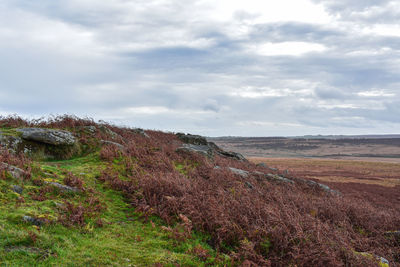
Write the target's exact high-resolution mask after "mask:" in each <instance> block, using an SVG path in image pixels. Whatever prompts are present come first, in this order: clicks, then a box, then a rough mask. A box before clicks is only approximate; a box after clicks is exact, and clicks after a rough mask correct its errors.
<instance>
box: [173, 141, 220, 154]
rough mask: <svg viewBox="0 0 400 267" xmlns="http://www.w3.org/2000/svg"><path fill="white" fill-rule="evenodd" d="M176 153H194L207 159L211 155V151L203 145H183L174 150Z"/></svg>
mask: <svg viewBox="0 0 400 267" xmlns="http://www.w3.org/2000/svg"><path fill="white" fill-rule="evenodd" d="M176 152H196V153H200V154H203V155H204V156H207V157H211V156H212V155H213V151H212V149H210V148H209V147H208V146H205V145H192V144H183V145H182V146H181V147H178V148H177V149H176Z"/></svg>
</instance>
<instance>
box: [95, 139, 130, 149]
mask: <svg viewBox="0 0 400 267" xmlns="http://www.w3.org/2000/svg"><path fill="white" fill-rule="evenodd" d="M100 142H101V143H102V144H106V145H113V146H116V147H118V148H120V149H125V147H124V146H123V145H121V144H118V143H116V142H113V141H107V140H100Z"/></svg>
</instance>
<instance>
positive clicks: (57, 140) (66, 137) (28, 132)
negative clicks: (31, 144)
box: [17, 128, 76, 146]
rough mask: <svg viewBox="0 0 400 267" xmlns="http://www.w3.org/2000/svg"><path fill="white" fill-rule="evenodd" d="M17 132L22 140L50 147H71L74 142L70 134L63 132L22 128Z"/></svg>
mask: <svg viewBox="0 0 400 267" xmlns="http://www.w3.org/2000/svg"><path fill="white" fill-rule="evenodd" d="M17 131H18V132H20V133H21V134H22V139H25V140H30V141H35V142H40V143H45V144H50V145H56V146H57V145H73V144H75V141H76V140H75V137H74V136H73V135H72V133H70V132H68V131H64V130H53V129H43V128H22V129H17Z"/></svg>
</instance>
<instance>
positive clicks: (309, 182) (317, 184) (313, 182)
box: [296, 178, 342, 196]
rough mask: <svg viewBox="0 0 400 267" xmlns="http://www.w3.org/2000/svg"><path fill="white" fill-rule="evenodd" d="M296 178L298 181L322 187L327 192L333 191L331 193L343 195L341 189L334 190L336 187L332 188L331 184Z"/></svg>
mask: <svg viewBox="0 0 400 267" xmlns="http://www.w3.org/2000/svg"><path fill="white" fill-rule="evenodd" d="M296 180H298V181H300V182H303V183H306V184H308V185H310V186H315V187H319V188H321V189H322V190H324V191H325V192H327V193H331V194H333V195H337V196H341V195H342V193H341V192H339V191H337V190H334V189H332V188H330V187H329V186H327V185H325V184H320V183H317V182H315V181H312V180H306V179H302V178H296Z"/></svg>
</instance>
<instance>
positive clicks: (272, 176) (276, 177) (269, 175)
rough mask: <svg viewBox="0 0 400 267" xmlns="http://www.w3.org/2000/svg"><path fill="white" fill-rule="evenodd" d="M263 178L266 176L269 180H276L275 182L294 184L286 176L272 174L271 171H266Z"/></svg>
mask: <svg viewBox="0 0 400 267" xmlns="http://www.w3.org/2000/svg"><path fill="white" fill-rule="evenodd" d="M265 178H267V179H268V180H270V181H277V182H283V183H289V184H294V182H293V181H292V180H290V179H288V178H285V177H282V176H279V175H276V174H272V173H267V174H266V175H265Z"/></svg>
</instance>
